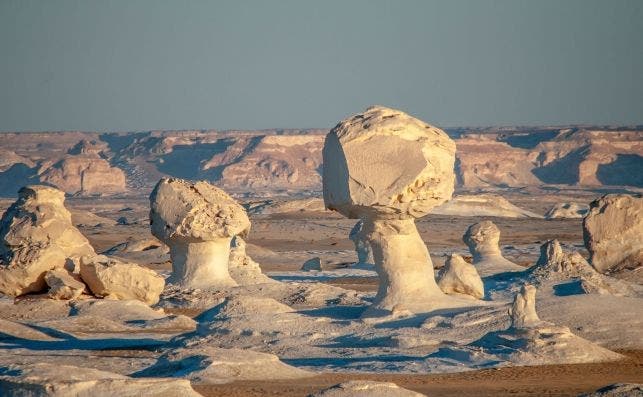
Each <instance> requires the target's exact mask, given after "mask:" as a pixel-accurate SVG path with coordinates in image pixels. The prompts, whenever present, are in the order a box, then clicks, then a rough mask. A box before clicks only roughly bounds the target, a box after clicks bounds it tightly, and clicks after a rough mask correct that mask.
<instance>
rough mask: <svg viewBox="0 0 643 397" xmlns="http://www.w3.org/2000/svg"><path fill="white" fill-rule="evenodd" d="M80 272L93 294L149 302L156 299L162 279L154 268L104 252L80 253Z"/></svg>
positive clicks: (162, 284) (163, 283) (161, 287)
mask: <svg viewBox="0 0 643 397" xmlns="http://www.w3.org/2000/svg"><path fill="white" fill-rule="evenodd" d="M80 276H81V277H82V279H83V281H84V282H85V283H86V284H87V286H88V287H89V289H91V291H92V292H93V293H94V295H96V296H100V297H104V298H106V299H120V300H127V299H137V300H140V301H142V302H145V303H147V304H149V305H153V304H155V303H157V302H158V301H159V295H160V294H161V292H163V288H164V287H165V280H164V279H163V277H162V276H160V275H158V274H157V273H156V272H155V271H154V270H151V269H147V268H145V267H142V266H139V265H137V264H134V263H125V262H121V261H119V260H117V259H114V258H109V257H106V256H103V255H98V256H94V257H82V258H81V259H80Z"/></svg>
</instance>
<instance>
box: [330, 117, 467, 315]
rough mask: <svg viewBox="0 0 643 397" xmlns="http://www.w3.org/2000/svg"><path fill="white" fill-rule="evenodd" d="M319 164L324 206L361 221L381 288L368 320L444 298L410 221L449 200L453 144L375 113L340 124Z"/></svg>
mask: <svg viewBox="0 0 643 397" xmlns="http://www.w3.org/2000/svg"><path fill="white" fill-rule="evenodd" d="M323 156H324V167H323V185H324V202H325V203H326V206H327V207H328V208H329V209H331V210H335V211H337V212H339V213H341V214H342V215H344V216H346V217H348V218H360V219H362V221H363V223H364V226H363V233H364V235H366V236H368V240H369V242H370V245H371V247H372V250H373V256H374V259H375V266H376V270H377V272H378V275H379V278H380V285H379V289H378V292H377V296H376V298H375V301H374V304H373V306H372V307H371V311H370V312H371V313H374V312H376V311H378V310H386V311H390V310H392V309H393V308H394V307H396V306H398V309H402V308H403V309H407V310H412V311H424V310H429V309H430V308H431V307H432V306H435V305H438V301H439V300H442V299H444V297H445V295H444V294H443V293H442V291H441V290H440V288H439V287H438V286H437V284H436V282H435V278H434V275H433V265H432V263H431V259H430V257H429V252H428V250H427V248H426V245H425V244H424V242H423V241H422V239H421V238H420V235H419V234H418V231H417V228H416V227H415V221H414V219H415V218H419V217H422V216H424V215H426V214H428V213H429V212H430V211H431V209H432V208H433V207H435V206H436V205H439V204H441V203H443V202H444V201H446V200H448V199H449V198H450V197H451V195H452V193H453V188H454V179H455V175H454V173H453V164H454V161H455V144H454V143H453V141H452V140H451V139H450V138H449V137H448V136H447V135H446V133H444V131H442V130H440V129H438V128H436V127H433V126H430V125H428V124H426V123H424V122H422V121H420V120H418V119H415V118H413V117H411V116H409V115H407V114H405V113H403V112H401V111H398V110H393V109H388V108H385V107H378V106H375V107H371V108H369V109H367V110H366V111H365V112H364V113H360V114H357V115H355V116H353V117H349V118H348V119H346V120H344V121H342V122H340V123H339V124H337V125H336V126H335V127H334V128H333V129H332V130H331V132H330V133H329V134H328V136H327V137H326V141H325V143H324V150H323ZM401 159H403V161H401Z"/></svg>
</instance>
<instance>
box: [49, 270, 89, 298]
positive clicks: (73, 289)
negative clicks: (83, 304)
mask: <svg viewBox="0 0 643 397" xmlns="http://www.w3.org/2000/svg"><path fill="white" fill-rule="evenodd" d="M45 282H46V283H47V285H48V286H49V292H48V295H49V297H50V298H52V299H65V300H69V299H76V298H78V297H79V296H80V295H82V294H83V293H84V292H85V289H86V288H85V283H83V282H82V280H81V279H80V277H79V276H78V275H77V274H73V273H71V272H69V271H67V270H66V269H52V270H49V271H48V272H47V273H45Z"/></svg>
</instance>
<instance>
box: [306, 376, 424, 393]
mask: <svg viewBox="0 0 643 397" xmlns="http://www.w3.org/2000/svg"><path fill="white" fill-rule="evenodd" d="M421 396H424V394H421V393H417V392H414V391H411V390H408V389H404V388H401V387H399V386H398V385H396V384H395V383H391V382H375V381H371V380H351V381H348V382H344V383H340V384H338V385H335V386H332V387H329V388H328V389H324V390H322V391H319V392H317V393H314V394H311V395H310V396H309V397H421Z"/></svg>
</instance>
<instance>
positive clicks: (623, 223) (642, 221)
mask: <svg viewBox="0 0 643 397" xmlns="http://www.w3.org/2000/svg"><path fill="white" fill-rule="evenodd" d="M583 236H584V240H585V246H586V247H587V250H588V251H589V253H590V263H591V264H592V266H594V268H595V269H596V270H597V271H599V272H601V273H611V272H619V271H623V270H634V269H636V268H639V267H640V266H641V265H643V197H641V196H635V195H627V194H608V195H606V196H603V197H601V198H600V199H598V200H595V201H594V202H592V203H591V205H590V209H589V213H588V214H587V216H585V219H584V220H583Z"/></svg>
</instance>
